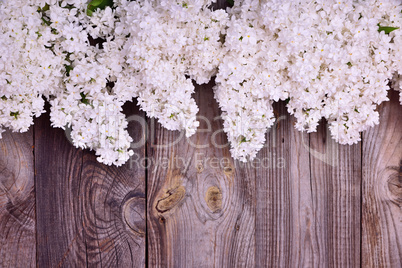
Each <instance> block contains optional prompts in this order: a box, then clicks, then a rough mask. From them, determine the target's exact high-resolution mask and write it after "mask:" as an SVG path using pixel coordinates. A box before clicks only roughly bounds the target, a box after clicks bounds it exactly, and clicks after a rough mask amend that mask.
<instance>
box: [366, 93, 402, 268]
mask: <svg viewBox="0 0 402 268" xmlns="http://www.w3.org/2000/svg"><path fill="white" fill-rule="evenodd" d="M388 97H389V98H390V99H391V101H390V102H386V103H383V104H382V105H381V107H380V109H378V110H379V112H380V124H379V125H378V126H375V127H374V128H371V129H369V130H368V131H366V132H365V133H364V134H363V155H362V162H363V187H362V194H363V206H362V240H363V241H362V265H363V266H364V267H402V211H401V207H402V174H401V173H402V107H401V106H400V104H399V96H398V93H397V92H396V91H392V90H391V91H389V92H388Z"/></svg>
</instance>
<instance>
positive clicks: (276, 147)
mask: <svg viewBox="0 0 402 268" xmlns="http://www.w3.org/2000/svg"><path fill="white" fill-rule="evenodd" d="M220 3H221V5H222V1H220ZM212 86H213V82H211V83H209V84H208V85H203V86H197V87H196V93H195V94H194V98H195V99H196V101H197V104H198V106H199V108H200V111H199V121H200V123H201V125H200V127H199V130H198V132H197V133H196V134H195V135H194V136H192V137H191V138H190V139H186V138H185V136H184V135H183V133H179V132H173V131H168V130H166V129H163V128H162V127H161V126H160V125H159V124H158V123H157V122H156V121H155V120H153V119H149V118H146V117H145V116H144V114H143V113H142V112H140V111H139V109H138V107H137V106H136V104H135V103H128V104H126V105H125V113H126V115H127V116H130V117H129V118H130V123H129V132H130V134H131V135H132V137H133V139H134V143H136V144H137V145H138V146H135V148H134V152H135V154H134V156H133V157H132V158H131V159H130V161H129V162H128V163H127V164H126V165H124V166H122V167H119V168H116V167H108V166H104V165H102V164H99V163H98V162H97V161H96V156H95V155H94V153H93V152H90V151H87V150H80V149H75V148H74V147H73V146H72V145H71V143H70V142H69V140H68V138H67V137H66V133H65V131H63V130H61V129H53V128H51V127H50V122H49V117H48V115H47V114H45V115H42V116H41V117H40V118H39V119H36V120H35V126H34V127H32V128H31V129H30V131H29V132H27V133H22V134H21V133H10V132H6V133H4V134H3V139H0V267H124V268H125V267H230V268H231V267H398V268H399V267H402V263H401V259H402V235H401V234H402V222H401V221H402V212H401V205H402V177H401V173H402V143H401V141H402V123H401V120H402V117H401V112H402V106H400V105H399V100H398V93H397V92H394V91H390V92H389V97H390V99H391V101H390V102H386V103H384V104H382V105H381V106H380V107H379V111H380V116H381V118H380V124H379V125H378V126H375V127H373V128H371V129H370V130H368V131H366V132H364V133H363V134H362V142H360V143H358V144H356V145H353V146H341V145H338V144H336V143H335V142H334V141H333V140H332V139H331V137H330V135H329V134H328V128H327V126H326V123H325V122H321V125H320V127H319V129H318V132H317V133H313V134H306V133H300V132H298V131H295V129H294V127H293V124H294V118H293V117H291V116H289V114H287V112H286V108H285V104H284V103H279V104H275V106H274V108H275V115H276V117H277V122H276V124H275V125H274V127H273V128H271V129H270V130H269V131H268V133H267V136H266V137H267V142H266V145H265V147H264V148H263V149H262V150H261V151H260V153H259V154H258V157H257V158H256V159H255V160H254V161H253V162H250V163H247V164H244V163H241V162H238V161H233V159H232V158H231V157H230V152H229V146H228V145H227V139H226V135H225V134H224V133H223V131H222V120H221V119H220V117H219V115H220V110H219V108H218V105H217V103H216V101H215V100H214V98H213V91H212ZM67 136H68V135H67Z"/></svg>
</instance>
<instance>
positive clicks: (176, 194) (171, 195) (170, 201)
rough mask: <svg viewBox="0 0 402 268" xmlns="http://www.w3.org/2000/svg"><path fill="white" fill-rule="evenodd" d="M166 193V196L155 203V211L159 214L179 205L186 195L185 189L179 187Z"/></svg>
mask: <svg viewBox="0 0 402 268" xmlns="http://www.w3.org/2000/svg"><path fill="white" fill-rule="evenodd" d="M166 193H167V196H166V197H164V198H161V199H159V200H158V202H157V203H156V210H157V211H158V212H160V213H164V212H166V211H169V210H171V209H172V208H174V207H175V206H177V205H178V204H180V202H181V201H182V200H183V199H184V196H185V195H186V189H185V188H184V186H179V187H177V188H174V189H172V190H168V191H167V192H166Z"/></svg>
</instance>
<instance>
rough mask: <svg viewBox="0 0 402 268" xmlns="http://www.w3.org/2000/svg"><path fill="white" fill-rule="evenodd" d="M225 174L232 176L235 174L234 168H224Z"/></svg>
mask: <svg viewBox="0 0 402 268" xmlns="http://www.w3.org/2000/svg"><path fill="white" fill-rule="evenodd" d="M223 172H224V173H225V174H226V175H232V174H233V168H232V166H226V167H224V168H223Z"/></svg>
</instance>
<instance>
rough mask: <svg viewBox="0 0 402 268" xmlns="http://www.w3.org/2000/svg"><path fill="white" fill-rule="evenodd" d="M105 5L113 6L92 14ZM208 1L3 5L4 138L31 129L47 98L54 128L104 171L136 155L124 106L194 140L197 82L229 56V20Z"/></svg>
mask: <svg viewBox="0 0 402 268" xmlns="http://www.w3.org/2000/svg"><path fill="white" fill-rule="evenodd" d="M102 2H109V3H111V5H109V6H107V5H106V6H104V8H97V9H90V7H91V4H94V5H95V4H99V3H102ZM212 2H213V1H197V0H189V1H181V2H177V1H172V0H162V1H133V2H132V1H127V0H118V1H109V0H106V1H98V0H96V1H87V0H64V1H57V0H36V1H35V0H30V1H22V0H18V1H14V0H4V1H1V2H0V22H1V24H0V27H1V34H2V36H1V38H0V52H1V53H0V83H1V84H0V90H1V92H0V96H1V100H0V107H1V112H0V113H1V118H0V134H1V132H2V131H4V127H8V128H10V129H12V130H14V131H26V130H27V129H28V128H29V126H30V125H31V124H32V122H33V120H32V118H33V116H39V115H40V114H41V113H42V112H44V99H43V97H45V98H46V99H47V100H48V101H49V103H50V105H51V113H50V118H51V122H52V126H54V127H60V128H66V127H71V138H72V141H73V143H74V145H75V146H77V147H80V148H90V149H93V150H95V152H96V154H97V155H98V156H99V157H98V161H100V162H102V163H105V164H108V165H110V164H115V165H121V164H123V163H125V162H126V161H127V160H128V159H129V157H130V155H132V151H130V142H131V141H132V139H131V137H130V136H129V134H128V132H127V130H126V128H127V120H126V117H125V115H124V114H123V113H122V106H123V104H124V103H125V102H127V101H131V100H132V99H133V98H134V97H137V98H138V100H139V104H140V106H141V109H143V110H144V111H146V112H147V114H148V116H152V117H156V118H158V120H159V122H161V123H162V125H163V126H164V127H166V128H168V129H172V130H185V131H186V132H187V135H188V136H189V135H191V134H193V133H194V132H195V131H196V128H197V126H198V122H197V121H196V114H197V112H198V108H197V106H196V103H195V101H194V99H192V98H191V94H192V93H193V92H194V85H193V83H192V79H194V80H195V81H196V82H197V83H206V82H208V81H209V80H210V79H211V77H212V76H213V75H215V74H216V70H217V66H218V64H219V58H222V57H223V54H222V53H223V50H222V46H223V45H222V42H221V41H220V38H221V35H222V34H223V30H224V28H225V26H226V21H227V20H228V15H227V13H226V12H225V11H224V10H217V11H212V10H211V9H209V8H208V6H209V5H210V4H211V3H212ZM99 40H101V41H99Z"/></svg>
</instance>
